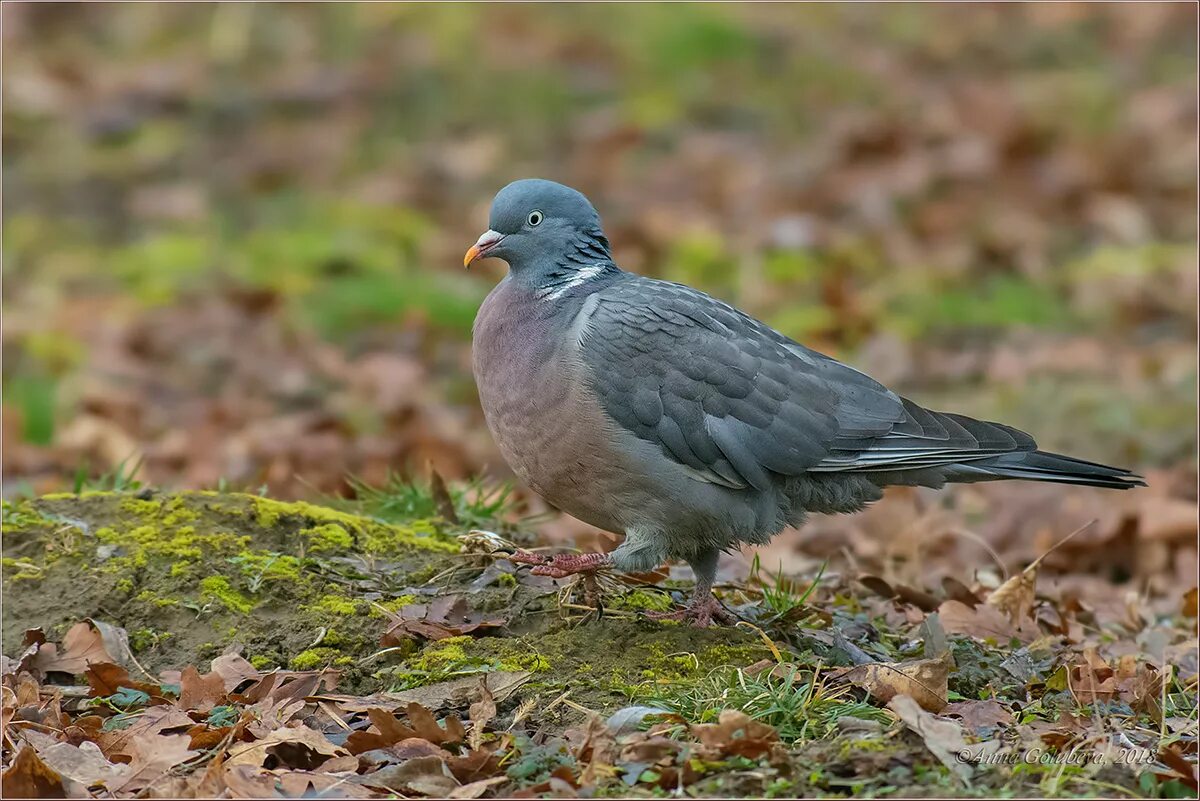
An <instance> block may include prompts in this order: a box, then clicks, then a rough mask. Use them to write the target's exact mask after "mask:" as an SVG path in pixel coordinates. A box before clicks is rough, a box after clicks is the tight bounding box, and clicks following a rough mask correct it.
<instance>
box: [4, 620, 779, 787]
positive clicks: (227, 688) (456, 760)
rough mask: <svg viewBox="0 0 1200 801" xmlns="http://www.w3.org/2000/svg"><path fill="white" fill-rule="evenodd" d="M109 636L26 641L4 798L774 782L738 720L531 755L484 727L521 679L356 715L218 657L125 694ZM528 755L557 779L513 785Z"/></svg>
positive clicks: (509, 734) (14, 678)
mask: <svg viewBox="0 0 1200 801" xmlns="http://www.w3.org/2000/svg"><path fill="white" fill-rule="evenodd" d="M119 632H120V630H119V629H116V628H115V627H112V626H107V625H106V624H103V623H98V622H97V621H85V622H81V623H79V624H77V625H76V626H75V627H74V628H72V629H71V630H70V632H69V634H68V635H67V637H66V638H65V639H64V640H63V642H61V643H50V642H47V641H46V639H45V637H44V636H43V635H42V634H41V632H36V631H31V632H29V634H28V635H27V638H26V639H27V642H28V643H29V645H28V646H27V648H26V651H25V652H24V653H23V654H22V655H21V657H20V658H19V659H11V660H7V661H6V663H5V665H4V669H5V673H4V675H3V682H2V691H3V716H2V720H0V724H2V727H3V745H4V754H5V764H4V772H3V776H2V779H3V783H4V790H5V793H6V796H28V797H38V798H130V797H174V798H189V797H222V798H291V797H303V796H309V795H312V796H321V797H336V798H376V797H378V798H385V797H396V796H401V797H413V796H421V797H435V798H456V799H469V798H479V797H482V796H484V795H485V794H502V795H515V796H517V797H535V796H538V795H542V794H545V793H553V794H556V795H560V796H563V795H566V796H574V795H579V794H581V793H582V792H583V791H584V790H585V788H588V787H592V786H595V785H597V784H600V783H609V784H613V783H616V782H621V783H624V784H625V785H626V786H630V787H632V786H634V785H640V786H642V787H644V788H654V787H661V788H674V787H678V786H681V785H685V784H689V783H691V782H693V781H696V780H697V779H698V778H700V777H701V776H702V775H703V774H704V773H705V772H706V771H709V770H713V769H720V768H721V766H722V765H724V764H726V762H727V761H729V760H750V761H751V762H764V763H767V764H771V765H776V766H783V765H785V763H786V761H787V758H788V752H787V750H786V749H785V748H784V745H783V743H781V741H780V738H779V735H778V733H777V732H776V731H775V729H773V728H772V727H771V726H768V725H765V724H763V723H760V722H757V721H754V720H752V719H751V718H750V717H748V716H747V715H746V714H745V713H743V712H739V711H736V710H725V711H723V712H722V713H721V714H720V716H719V719H718V720H717V722H715V723H703V724H695V725H690V726H689V725H687V724H686V723H685V722H684V721H682V720H681V719H680V718H678V717H675V716H670V715H663V716H662V717H663V721H662V722H659V723H656V724H655V725H653V726H651V727H650V728H649V729H648V730H645V731H638V730H633V731H629V730H628V729H630V728H633V729H637V728H638V727H639V726H640V725H641V724H642V723H643V721H644V720H645V718H646V716H645V714H643V713H641V712H639V713H637V714H636V715H634V716H633V717H632V718H629V716H625V717H621V716H620V715H619V714H618V715H614V716H613V717H612V718H610V719H609V720H608V721H607V722H606V721H604V720H602V719H601V718H599V717H597V716H590V717H589V718H588V720H587V723H586V725H585V726H584V727H583V728H582V729H575V730H570V731H568V732H567V734H566V738H565V739H562V738H556V737H553V736H550V737H546V736H536V737H535V739H537V742H536V743H535V742H534V741H533V740H531V738H530V736H529V735H528V733H525V732H520V731H516V732H514V731H513V729H514V727H515V726H516V724H517V723H518V722H519V721H520V720H521V719H522V718H523V717H524V714H527V712H528V701H526V702H523V703H521V704H519V705H515V706H516V711H515V712H513V713H512V717H511V718H510V720H511V723H510V724H509V725H507V726H502V725H501V723H500V720H499V718H500V710H501V708H506V709H508V708H510V707H512V706H514V705H513V704H507V702H508V701H509V700H510V699H513V696H514V693H515V692H516V690H517V689H518V688H519V687H520V686H521V685H522V684H523V683H524V682H525V680H527V679H528V674H524V675H520V676H518V675H515V674H505V673H493V674H487V675H485V676H472V677H469V678H468V679H466V680H467V681H469V682H471V683H473V686H471V687H470V691H469V692H466V693H464V692H460V691H459V690H464V689H466V688H465V687H457V686H456V687H449V686H448V685H452V684H455V685H457V684H462V682H463V680H457V681H456V682H445V683H444V684H445V685H447V688H446V690H445V691H444V692H441V691H440V690H439V687H438V686H431V687H424V688H420V689H419V690H415V691H407V692H403V693H380V694H377V695H374V696H367V697H354V696H346V695H340V694H337V693H336V692H335V689H336V685H337V681H338V674H337V673H336V672H335V671H311V672H296V671H282V670H276V671H273V672H269V673H263V672H261V671H259V670H257V669H255V668H254V667H253V665H251V664H250V663H249V662H247V661H246V660H245V659H243V658H242V657H240V656H238V655H236V654H225V655H223V656H220V657H218V658H217V659H214V660H213V661H212V663H211V665H210V666H209V670H208V671H206V672H201V671H200V670H199V669H197V668H196V667H195V666H188V667H187V668H185V669H184V670H182V671H178V672H171V671H166V672H164V673H163V674H161V675H160V676H159V677H157V678H155V677H151V676H149V675H143V676H142V677H140V678H139V677H135V676H134V675H131V673H130V671H129V670H127V669H126V668H125V667H124V666H122V665H121V664H118V663H117V657H115V656H114V654H113V653H112V652H111V651H110V650H109V648H110V646H111V647H112V648H114V649H115V648H116V647H117V646H116V644H119V643H120V642H121V639H120V637H119V636H118V637H116V639H114V635H116V634H118V633H119ZM104 634H107V635H108V642H106V640H105V637H104V636H103V635H104ZM134 670H139V671H140V668H137V667H136V665H135V667H134ZM68 678H74V679H82V680H84V681H86V682H87V685H86V686H84V685H82V684H70V683H66V679H68ZM418 697H420V698H424V699H425V700H426V701H428V703H429V704H430V706H426V705H424V704H423V703H420V702H418V701H417V700H412V699H415V698H418ZM513 700H515V699H513ZM448 706H449V707H454V706H457V708H459V709H462V708H464V707H465V708H466V709H467V716H466V719H465V720H464V719H463V718H462V717H460V716H459V715H458V714H455V713H453V712H447V713H446V714H443V715H441V716H440V717H439V715H437V714H435V711H436V710H437V709H442V708H445V707H448ZM431 707H434V708H431ZM523 711H524V712H523ZM634 711H635V712H636V711H637V710H634ZM649 711H652V712H655V713H658V712H660V710H649ZM627 718H628V719H627ZM630 722H632V723H633V724H634V725H632V726H629V725H626V724H629V723H630ZM556 749H557V750H556ZM527 752H528V753H529V754H531V755H532V757H531V758H532V761H533V763H535V764H536V763H537V759H538V755H539V754H546V753H557V757H556V762H557V764H556V765H554V766H552V767H549V768H547V769H545V770H542V769H534V770H532V771H523V769H513V765H514V764H516V763H519V761H520V760H521V759H522V758H523V757H524V756H525V754H526V753H527ZM510 763H512V764H510ZM521 764H524V763H521Z"/></svg>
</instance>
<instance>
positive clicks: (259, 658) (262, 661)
mask: <svg viewBox="0 0 1200 801" xmlns="http://www.w3.org/2000/svg"><path fill="white" fill-rule="evenodd" d="M250 664H251V665H253V666H254V669H255V670H267V669H268V668H272V667H274V666H275V660H274V659H272V658H271V657H269V656H263V655H262V654H255V655H254V656H252V657H250Z"/></svg>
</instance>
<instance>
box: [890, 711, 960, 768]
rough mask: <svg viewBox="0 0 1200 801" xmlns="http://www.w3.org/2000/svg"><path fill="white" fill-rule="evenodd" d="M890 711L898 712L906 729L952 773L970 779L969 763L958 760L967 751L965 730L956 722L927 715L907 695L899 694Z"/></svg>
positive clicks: (927, 713) (897, 714)
mask: <svg viewBox="0 0 1200 801" xmlns="http://www.w3.org/2000/svg"><path fill="white" fill-rule="evenodd" d="M888 709H890V710H892V711H893V712H895V713H896V716H897V717H899V718H900V720H901V721H903V723H904V725H905V726H908V727H909V728H910V729H912V730H913V731H914V732H916V733H917V735H918V736H919V737H920V738H921V740H922V741H924V743H925V747H926V748H928V749H929V751H930V752H931V753H932V754H933V755H934V756H935V757H937V758H938V761H939V762H941V763H942V764H943V765H945V766H946V767H947V768H948V769H949V770H950V772H951V773H953V774H954V775H955V776H958V777H959V778H960V779H962V780H963V781H964V782H967V781H969V780H970V778H971V775H972V774H973V773H974V770H973V769H972V767H971V765H970V764H968V763H966V762H964V761H962V760H961V759H959V755H960V754H962V753H963V752H964V751H966V750H967V741H966V738H965V737H963V730H962V727H960V726H959V725H958V724H957V723H954V722H953V721H949V720H943V719H941V718H939V717H937V716H936V715H933V714H931V713H929V712H926V711H925V710H924V709H922V708H921V706H920V704H918V703H917V702H916V701H915V700H914V699H913V698H911V697H909V696H907V695H897V696H896V697H895V698H893V699H892V700H891V701H890V702H889V703H888Z"/></svg>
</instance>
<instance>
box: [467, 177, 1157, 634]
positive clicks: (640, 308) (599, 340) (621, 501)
mask: <svg viewBox="0 0 1200 801" xmlns="http://www.w3.org/2000/svg"><path fill="white" fill-rule="evenodd" d="M485 257H490V258H498V259H502V260H504V261H506V262H508V267H509V269H508V273H507V274H506V275H505V277H504V278H503V279H502V280H501V281H500V282H499V283H498V284H497V285H496V286H495V287H494V288H493V289H492V291H491V293H490V294H489V295H488V296H487V298H486V300H484V302H483V303H482V304H481V306H480V308H479V312H478V314H477V316H476V318H475V324H474V328H473V335H472V366H473V370H474V374H475V381H476V384H477V387H478V391H479V399H480V403H481V405H482V407H483V412H484V416H485V418H486V420H487V425H488V427H489V429H490V430H491V432H492V435H493V437H494V439H495V441H496V444H497V446H498V447H499V449H500V452H501V454H502V455H503V456H504V458H505V460H506V461H507V462H508V464H509V465H510V466H511V467H512V469H513V471H514V472H515V473H516V475H517V476H518V477H519V478H520V479H521V480H522V481H524V482H525V483H526V484H528V486H529V487H530V488H532V489H533V490H534V491H535V492H537V493H538V494H540V495H541V496H542V497H543V498H545V499H546V500H547V501H548V502H549V503H550V504H552V505H553V506H555V507H557V508H559V509H561V510H563V511H565V512H567V513H569V514H571V515H573V516H575V517H577V518H579V519H580V520H583V521H585V522H587V523H590V524H592V525H594V526H598V527H599V528H602V529H605V530H607V531H610V532H613V533H615V534H619V535H624V541H623V542H622V543H621V544H620V545H619V546H618V547H617V548H616V549H615V550H613V551H612V552H611V553H583V554H577V553H576V554H572V553H567V554H557V555H555V556H553V557H549V556H545V555H542V554H537V553H532V552H528V551H518V552H517V553H516V554H514V555H513V560H514V561H516V562H521V563H526V564H532V565H534V567H533V571H534V572H535V573H539V574H541V575H547V576H553V577H556V578H562V577H566V576H569V575H572V574H582V573H588V572H591V571H597V570H599V569H601V568H610V567H611V568H615V569H617V570H620V571H626V572H637V571H646V570H650V569H653V568H655V567H656V566H658V565H660V564H662V563H663V562H664V561H667V560H668V559H682V560H686V561H687V563H688V564H689V565H691V567H692V570H693V571H694V573H695V577H696V586H695V592H694V593H693V595H692V596H691V599H690V601H689V602H688V604H687V605H686V606H685V607H684V608H683V609H680V610H676V611H673V612H667V613H658V615H657V616H659V617H665V618H671V619H675V620H680V621H687V622H690V623H692V624H693V625H697V626H707V625H710V624H712V623H713V622H714V621H716V622H723V623H724V622H731V621H732V619H733V618H732V615H731V614H730V613H729V611H728V610H726V609H725V608H724V607H723V606H722V605H721V604H720V602H719V601H718V600H717V599H716V598H715V597H714V596H713V593H712V585H713V581H714V578H715V576H716V569H717V559H718V556H719V555H720V553H721V552H722V551H726V550H731V549H735V548H738V547H739V546H741V545H742V544H749V545H759V544H764V543H766V542H768V541H769V540H770V539H771V538H772V537H773V536H774V535H775V534H777V533H779V532H780V531H781V530H782V529H783V528H784V527H786V526H796V527H798V526H800V525H801V524H802V523H803V522H804V519H805V516H806V515H807V514H808V513H810V512H821V513H839V512H845V513H849V512H856V511H858V510H861V509H862V508H863V507H864V506H865V505H867V504H869V503H871V502H872V501H875V500H878V499H879V498H880V497H881V495H882V491H883V488H884V487H887V486H892V485H906V486H922V487H934V488H940V487H942V486H943V485H945V484H947V483H964V482H975V481H993V480H997V479H1025V480H1030V481H1051V482H1059V483H1063V484H1076V485H1083V486H1091V487H1107V488H1110V489H1129V488H1131V487H1135V486H1144V482H1142V480H1141V478H1140V477H1139V476H1137V475H1135V474H1134V473H1131V472H1130V471H1128V470H1124V469H1121V468H1117V467H1108V466H1106V465H1103V464H1098V463H1096V462H1089V461H1084V460H1082V459H1076V458H1072V457H1070V456H1062V455H1059V454H1056V453H1049V452H1046V451H1041V450H1038V448H1037V443H1036V442H1034V440H1033V437H1031V436H1030V435H1029V434H1026V433H1024V432H1023V431H1019V430H1017V429H1015V428H1012V427H1010V426H1006V425H1002V424H1000V423H990V422H984V421H981V420H975V419H972V418H970V417H966V416H963V415H959V414H950V413H946V412H935V411H931V410H929V409H925V408H923V407H921V406H918V405H917V404H916V403H914V402H913V401H911V400H908V399H907V398H904V397H901V396H900V395H897V394H896V393H895V392H892V391H891V390H889V389H887V388H886V387H884V386H883V385H882V384H880V383H878V382H877V381H875V380H873V379H871V378H870V377H868V376H867V375H865V374H864V373H862V372H860V371H858V370H856V369H854V368H853V367H850V366H847V365H845V364H842V363H841V362H838V361H836V360H835V359H833V358H831V357H829V356H826V355H824V354H821V353H818V352H817V351H814V350H811V349H809V348H806V347H805V346H804V345H801V344H800V343H798V342H795V341H794V340H792V339H790V338H788V337H786V336H784V335H783V334H781V333H779V332H778V331H775V330H774V329H772V328H771V327H769V326H768V325H766V324H765V323H762V322H760V321H758V320H756V319H754V318H753V317H751V316H750V315H748V314H746V313H744V312H742V311H739V310H738V309H736V308H734V307H733V306H731V305H729V304H727V303H724V302H722V301H720V300H717V299H716V298H713V297H711V296H709V295H707V294H705V293H703V292H700V291H699V290H696V289H692V288H691V287H687V286H684V285H681V284H677V283H671V282H667V281H661V280H656V279H652V278H647V277H644V276H641V275H637V274H634V273H630V272H626V271H624V270H622V269H621V268H620V267H618V266H617V265H616V264H615V263H614V262H613V259H612V256H611V251H610V248H609V242H608V239H607V237H605V235H604V230H603V228H602V227H601V225H600V217H599V215H598V214H597V212H596V210H595V209H594V208H593V207H592V204H591V203H590V202H589V201H588V199H587V198H586V197H585V196H584V195H583V194H581V193H580V192H578V191H576V190H574V189H571V188H570V187H567V186H564V185H562V184H559V183H555V182H553V181H547V180H541V179H524V180H519V181H515V182H513V183H511V184H509V185H508V186H506V187H504V188H503V189H502V190H501V191H500V192H499V193H498V194H497V195H496V197H495V199H494V200H493V202H492V206H491V213H490V219H489V223H488V230H487V231H485V232H484V233H483V234H482V235H481V236H480V237H479V239H478V241H477V242H476V243H475V244H474V245H472V246H471V248H470V249H469V250H468V251H467V253H466V256H465V257H464V259H463V264H464V266H466V267H470V265H471V264H472V263H473V262H475V261H476V260H478V259H482V258H485Z"/></svg>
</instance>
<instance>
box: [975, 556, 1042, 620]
mask: <svg viewBox="0 0 1200 801" xmlns="http://www.w3.org/2000/svg"><path fill="white" fill-rule="evenodd" d="M1037 567H1038V562H1034V563H1033V564H1031V565H1030V566H1029V567H1027V568H1025V569H1024V570H1022V571H1021V572H1020V573H1017V574H1016V575H1015V576H1012V577H1010V578H1009V579H1008V581H1006V582H1004V583H1003V584H1001V585H1000V586H999V587H997V588H996V589H995V591H993V592H992V594H991V595H989V596H988V597H987V601H985V603H986V604H987V605H988V606H991V607H994V608H996V609H999V610H1000V611H1001V612H1003V613H1004V614H1005V615H1007V616H1008V619H1009V621H1010V622H1011V623H1013V624H1014V625H1017V624H1018V623H1019V622H1020V621H1022V620H1025V619H1026V618H1027V617H1029V616H1030V613H1031V612H1032V611H1033V604H1034V593H1035V591H1036V589H1037Z"/></svg>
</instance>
